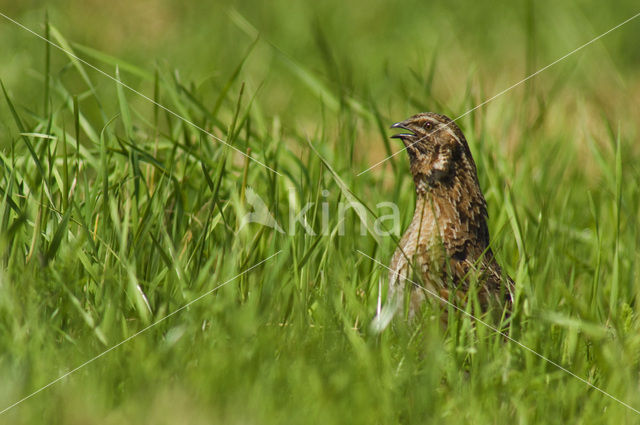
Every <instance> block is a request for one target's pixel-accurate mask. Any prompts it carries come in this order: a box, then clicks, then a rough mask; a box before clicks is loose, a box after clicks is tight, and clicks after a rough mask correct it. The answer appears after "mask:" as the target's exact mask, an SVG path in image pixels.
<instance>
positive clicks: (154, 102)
mask: <svg viewBox="0 0 640 425" xmlns="http://www.w3.org/2000/svg"><path fill="white" fill-rule="evenodd" d="M0 16H2V17H3V18H5V19H6V20H8V21H10V22H13V23H14V24H16V25H17V26H19V27H20V28H22V29H23V30H25V31H28V32H30V33H31V34H33V35H35V36H36V37H38V38H39V39H41V40H43V41H45V42H47V43H49V44H50V45H52V46H53V47H55V48H56V49H58V50H62V51H63V52H65V53H66V54H67V55H69V56H71V57H73V58H74V59H76V60H77V61H80V62H82V63H83V64H85V65H86V66H88V67H89V68H91V69H93V70H94V71H96V72H99V73H100V74H102V75H104V76H105V77H107V78H110V79H112V80H113V81H115V82H116V83H118V84H120V85H121V86H122V87H124V88H126V89H128V90H130V91H132V92H134V93H135V94H137V95H138V96H140V97H142V98H144V99H146V100H148V101H149V102H151V103H153V104H154V105H156V106H158V107H159V108H161V109H163V110H165V111H167V112H168V113H170V114H171V115H173V116H174V117H176V118H178V119H180V120H182V121H183V122H185V123H186V124H189V125H190V126H192V127H193V128H195V129H197V130H200V131H201V132H203V133H205V134H206V135H207V136H209V137H211V138H212V139H214V140H217V141H218V142H220V143H222V144H223V145H225V146H228V147H230V148H231V149H233V150H234V151H236V152H238V153H239V154H240V155H243V156H245V157H247V158H249V159H250V160H252V161H254V162H256V163H258V164H260V165H262V166H263V167H265V168H266V169H268V170H270V171H271V172H274V173H276V174H277V175H279V176H282V174H280V173H279V172H277V171H276V170H274V169H273V168H271V167H269V166H268V165H266V164H264V163H262V162H260V161H259V160H257V159H255V158H254V157H252V156H250V155H247V154H246V153H244V152H242V151H241V150H240V149H238V148H236V147H235V146H233V145H231V144H229V143H227V142H226V141H225V140H222V139H221V138H219V137H218V136H216V135H214V134H212V133H211V132H209V131H207V130H205V129H204V128H202V127H200V126H199V125H198V124H196V123H194V122H193V121H190V120H189V119H187V118H185V117H183V116H182V115H180V114H178V113H177V112H174V111H173V110H171V109H169V108H167V107H166V106H164V105H162V104H160V103H158V102H156V101H155V100H153V99H151V98H150V97H149V96H147V95H145V94H142V93H141V92H139V91H138V90H136V89H134V88H133V87H131V86H129V85H128V84H125V83H123V82H122V81H120V80H118V79H117V78H115V77H113V76H112V75H110V74H108V73H106V72H104V71H103V70H101V69H100V68H98V67H97V66H95V65H92V64H91V63H89V62H87V61H86V60H84V59H82V58H80V57H79V56H77V55H76V54H74V53H73V52H71V51H69V50H67V49H65V48H64V47H62V46H60V45H58V44H56V43H54V42H52V41H51V40H47V39H46V38H44V37H43V36H41V35H40V34H38V33H37V32H35V31H33V30H32V29H31V28H28V27H26V26H24V25H22V24H21V23H20V22H18V21H16V20H14V19H12V18H10V17H8V16H7V15H5V14H4V13H2V12H0Z"/></svg>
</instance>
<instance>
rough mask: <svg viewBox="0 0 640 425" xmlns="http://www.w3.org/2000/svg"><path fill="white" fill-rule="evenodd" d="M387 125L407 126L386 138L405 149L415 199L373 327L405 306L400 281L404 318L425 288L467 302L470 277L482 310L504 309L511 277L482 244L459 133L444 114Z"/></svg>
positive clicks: (473, 179) (472, 178)
mask: <svg viewBox="0 0 640 425" xmlns="http://www.w3.org/2000/svg"><path fill="white" fill-rule="evenodd" d="M391 128H393V129H401V130H405V131H406V132H403V133H399V134H395V135H393V136H391V137H392V138H395V139H400V140H401V141H402V142H403V143H404V145H405V150H406V151H407V153H408V156H409V166H410V170H411V175H412V177H413V182H414V185H415V192H416V204H415V210H414V214H413V218H412V220H411V223H410V224H409V227H408V228H407V230H406V231H405V233H404V235H403V236H402V238H401V239H400V241H399V243H398V245H397V248H396V250H395V252H394V254H393V257H392V258H391V262H390V265H389V267H388V269H389V277H388V285H389V286H388V291H387V302H386V304H385V306H384V308H382V309H378V310H379V311H378V314H377V316H376V317H375V318H374V321H373V323H372V328H373V329H374V330H376V331H381V330H383V329H384V328H385V327H386V326H387V325H388V324H389V322H390V321H391V319H392V318H393V316H394V314H395V313H396V312H397V311H398V310H399V309H400V308H401V307H402V306H403V305H404V299H405V297H404V295H405V291H404V290H405V286H409V285H406V284H407V283H411V282H412V283H413V284H412V285H411V286H410V298H409V303H408V305H409V318H412V317H414V316H415V315H416V313H417V312H418V311H419V309H420V308H421V306H422V304H423V303H424V302H425V300H426V298H427V297H428V296H429V293H431V295H434V294H435V295H436V296H437V297H439V298H440V299H441V301H442V300H447V301H448V302H452V303H455V305H460V304H461V303H464V302H466V301H468V300H467V298H468V297H467V294H468V291H469V288H470V286H471V285H472V284H473V283H474V282H475V283H477V286H476V288H477V290H476V293H477V298H478V300H479V303H480V306H481V309H482V310H483V311H486V310H487V309H489V308H490V307H492V306H501V307H503V308H505V307H506V309H505V311H508V310H509V309H510V308H511V306H512V304H513V300H514V282H513V280H512V279H511V278H510V277H509V276H508V275H506V274H504V273H503V271H502V268H501V267H500V265H499V264H498V262H497V261H496V259H495V257H494V255H493V252H492V250H491V247H490V245H489V241H490V240H489V228H488V226H487V218H488V213H487V202H486V200H485V198H484V195H483V194H482V190H481V189H480V184H479V181H478V173H477V169H476V164H475V162H474V160H473V157H472V155H471V150H470V149H469V145H468V143H467V140H466V139H465V137H464V134H463V133H462V131H461V130H460V128H459V127H458V126H457V125H456V123H455V122H454V121H453V120H451V119H450V118H449V117H447V116H445V115H441V114H437V113H434V112H424V113H419V114H417V115H414V116H412V117H410V118H408V119H406V120H404V121H401V122H397V123H395V124H393V125H392V126H391ZM412 276H414V278H413V279H412ZM416 276H417V280H416V278H415V277H416Z"/></svg>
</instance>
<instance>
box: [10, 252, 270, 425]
mask: <svg viewBox="0 0 640 425" xmlns="http://www.w3.org/2000/svg"><path fill="white" fill-rule="evenodd" d="M281 252H282V250H280V251H278V252H276V253H275V254H272V255H270V256H269V257H267V258H265V259H264V260H262V261H260V262H259V263H256V264H254V265H253V266H251V267H249V268H248V269H246V270H245V271H243V272H240V273H238V274H237V275H235V276H233V277H232V278H231V279H229V280H227V281H226V282H223V283H221V284H220V285H218V286H216V287H215V288H213V289H211V290H209V291H207V292H205V293H204V294H202V295H200V296H199V297H197V298H195V299H193V300H191V301H189V302H188V303H186V304H185V305H183V306H182V307H180V308H178V309H177V310H174V311H172V312H171V313H169V314H167V315H166V316H164V317H163V318H161V319H158V320H156V321H155V322H153V323H152V324H150V325H149V326H147V327H146V328H143V329H142V330H140V331H138V332H136V333H134V334H133V335H131V336H130V337H128V338H125V339H123V340H122V341H120V342H119V343H117V344H116V345H114V346H112V347H110V348H108V349H106V350H105V351H103V352H102V353H100V354H98V355H97V356H95V357H93V358H91V359H89V360H87V361H86V362H84V363H82V364H81V365H80V366H78V367H76V368H74V369H71V370H70V371H69V372H67V373H65V374H64V375H61V376H60V377H58V378H56V379H54V380H53V381H51V382H49V383H48V384H47V385H45V386H43V387H41V388H39V389H37V390H36V391H34V392H32V393H31V394H29V395H28V396H25V397H23V398H22V399H20V400H18V401H16V402H15V403H13V404H12V405H10V406H7V407H5V408H4V409H3V410H1V411H0V415H2V414H4V413H5V412H7V411H9V410H11V409H13V408H14V407H16V406H17V405H19V404H20V403H22V402H24V401H26V400H28V399H30V398H31V397H33V396H35V395H36V394H38V393H40V392H41V391H44V390H46V389H47V388H49V387H50V386H52V385H54V384H55V383H57V382H60V381H62V380H63V379H64V378H66V377H67V376H69V375H71V374H72V373H75V372H77V371H78V370H80V369H82V368H83V367H85V366H87V365H88V364H89V363H93V362H94V361H96V360H98V359H99V358H100V357H102V356H104V355H105V354H107V353H109V352H111V351H113V350H115V349H116V348H118V347H120V346H121V345H122V344H124V343H126V342H129V341H131V340H132V339H133V338H135V337H137V336H138V335H140V334H141V333H143V332H146V331H148V330H149V329H151V328H152V327H154V326H155V325H157V324H158V323H160V322H163V321H164V320H166V319H168V318H169V317H171V316H174V315H175V314H177V313H179V312H181V311H182V310H184V309H185V308H187V307H189V306H190V305H191V304H193V303H195V302H197V301H199V300H201V299H202V298H204V297H206V296H207V295H210V294H211V293H213V292H215V291H217V290H218V289H220V288H222V287H223V286H225V285H226V284H228V283H231V282H233V281H234V280H236V279H237V278H239V277H240V276H242V275H244V274H246V273H249V272H250V271H251V270H253V269H255V268H256V267H258V266H259V265H261V264H263V263H265V262H267V261H268V260H270V259H272V258H273V257H275V256H276V255H278V254H280V253H281Z"/></svg>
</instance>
